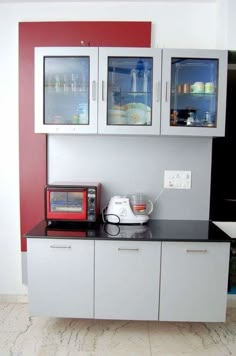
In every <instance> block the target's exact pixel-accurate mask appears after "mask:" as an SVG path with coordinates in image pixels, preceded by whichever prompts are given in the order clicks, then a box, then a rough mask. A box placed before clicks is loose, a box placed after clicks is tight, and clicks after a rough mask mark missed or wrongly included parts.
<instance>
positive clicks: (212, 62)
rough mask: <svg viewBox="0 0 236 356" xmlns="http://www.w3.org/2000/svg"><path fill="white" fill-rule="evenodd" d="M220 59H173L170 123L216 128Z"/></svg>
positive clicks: (172, 124)
mask: <svg viewBox="0 0 236 356" xmlns="http://www.w3.org/2000/svg"><path fill="white" fill-rule="evenodd" d="M218 66H219V63H218V59H202V58H199V59H198V58H172V62H171V108H170V125H171V126H183V127H190V126H192V127H216V124H217V117H216V113H217V100H218V96H217V93H218Z"/></svg>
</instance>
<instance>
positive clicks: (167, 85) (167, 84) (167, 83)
mask: <svg viewBox="0 0 236 356" xmlns="http://www.w3.org/2000/svg"><path fill="white" fill-rule="evenodd" d="M168 88H169V82H166V98H165V101H166V102H167V101H168Z"/></svg>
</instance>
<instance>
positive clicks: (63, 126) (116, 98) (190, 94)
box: [35, 47, 227, 136]
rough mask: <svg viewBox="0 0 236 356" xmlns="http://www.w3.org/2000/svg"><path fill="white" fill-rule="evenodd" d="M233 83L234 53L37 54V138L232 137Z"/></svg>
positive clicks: (88, 50) (67, 50)
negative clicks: (228, 132)
mask: <svg viewBox="0 0 236 356" xmlns="http://www.w3.org/2000/svg"><path fill="white" fill-rule="evenodd" d="M226 77H227V51H215V50H191V49H190V50H181V49H176V50H175V49H164V50H161V49H152V48H119V47H109V48H107V47H102V48H95V47H94V48H93V47H39V48H35V132H38V133H62V134H67V133H78V134H97V133H99V134H116V135H117V134H120V135H160V134H161V135H182V136H188V135H190V136H224V130H225V102H226V79H227V78H226ZM161 89H162V90H161Z"/></svg>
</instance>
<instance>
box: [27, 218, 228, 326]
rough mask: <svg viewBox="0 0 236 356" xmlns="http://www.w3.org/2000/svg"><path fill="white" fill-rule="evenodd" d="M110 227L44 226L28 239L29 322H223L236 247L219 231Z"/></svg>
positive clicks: (167, 223)
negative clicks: (231, 258)
mask: <svg viewBox="0 0 236 356" xmlns="http://www.w3.org/2000/svg"><path fill="white" fill-rule="evenodd" d="M110 225H111V224H105V225H104V224H99V223H98V224H96V225H91V224H89V225H85V224H82V225H80V224H79V225H77V226H76V225H74V224H72V225H69V226H66V225H65V224H59V225H58V226H55V225H50V226H48V225H47V222H46V221H42V222H41V223H39V224H38V225H36V226H35V227H34V228H33V229H32V230H31V231H29V232H28V233H27V235H26V237H27V240H28V241H27V242H28V244H27V245H28V252H27V256H28V257H27V258H28V291H29V309H30V315H44V316H45V315H47V316H54V317H75V318H95V319H117V320H161V321H201V322H204V321H205V322H211V321H212V322H221V321H225V317H226V300H227V284H228V270H229V250H230V241H231V240H230V238H229V237H228V236H227V235H226V234H225V233H224V232H223V231H222V230H221V229H219V228H218V227H217V226H216V225H215V224H213V223H212V222H209V221H182V220H150V221H149V222H148V224H147V225H146V229H145V231H143V232H140V231H139V233H135V231H137V226H131V225H129V226H126V225H123V226H122V229H121V230H120V231H119V228H121V226H117V225H111V226H110ZM112 227H115V228H116V229H115V230H114V229H112ZM132 229H133V232H134V233H133V234H132V233H131V230H132ZM147 230H148V233H147ZM115 231H116V232H115Z"/></svg>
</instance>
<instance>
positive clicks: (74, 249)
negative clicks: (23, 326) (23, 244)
mask: <svg viewBox="0 0 236 356" xmlns="http://www.w3.org/2000/svg"><path fill="white" fill-rule="evenodd" d="M27 242H28V243H27V250H28V252H27V261H28V292H29V309H30V314H31V315H46V316H52V317H71V318H93V294H94V290H93V286H94V241H82V240H81V241H78V240H77V241H72V240H59V239H37V238H32V239H28V240H27Z"/></svg>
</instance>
